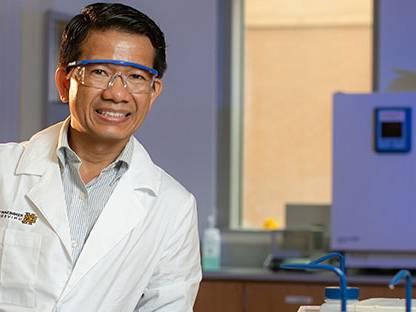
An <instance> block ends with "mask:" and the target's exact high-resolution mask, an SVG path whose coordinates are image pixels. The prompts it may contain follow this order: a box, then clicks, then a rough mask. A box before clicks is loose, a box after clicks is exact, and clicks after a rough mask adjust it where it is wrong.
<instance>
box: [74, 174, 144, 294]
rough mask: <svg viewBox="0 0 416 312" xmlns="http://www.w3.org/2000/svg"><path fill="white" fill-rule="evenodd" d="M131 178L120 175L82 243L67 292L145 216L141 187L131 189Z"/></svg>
mask: <svg viewBox="0 0 416 312" xmlns="http://www.w3.org/2000/svg"><path fill="white" fill-rule="evenodd" d="M131 180H132V179H131V177H130V175H129V174H128V173H127V172H126V173H125V175H124V176H123V177H122V178H121V179H120V181H119V183H118V185H117V187H116V189H115V190H114V192H113V194H112V195H111V197H110V199H109V201H108V203H107V205H106V206H105V208H104V210H103V212H102V213H101V215H100V217H99V218H98V220H97V223H96V224H95V225H94V227H93V229H92V231H91V233H90V235H89V237H88V239H87V241H86V243H85V245H84V248H83V250H82V252H81V254H80V256H79V258H78V261H77V263H76V265H75V268H74V271H73V273H72V276H71V279H70V282H69V284H68V287H67V289H66V292H69V291H70V290H71V289H72V288H73V287H74V286H75V285H76V283H77V282H78V281H79V280H80V279H81V278H82V277H83V276H84V275H85V274H86V273H87V272H88V271H89V270H90V269H91V268H92V267H93V266H94V265H95V264H96V263H97V262H98V261H100V259H102V258H103V257H104V256H105V255H106V254H107V253H108V252H110V251H111V249H112V248H114V246H115V245H116V244H117V243H118V242H120V241H121V240H122V239H123V238H124V237H125V236H126V235H127V234H128V233H129V232H130V231H131V230H132V229H133V228H134V227H135V226H139V224H140V223H142V222H143V220H144V219H145V216H146V213H147V211H146V209H145V208H144V207H143V205H142V204H141V202H140V193H141V191H136V190H134V184H132V181H131Z"/></svg>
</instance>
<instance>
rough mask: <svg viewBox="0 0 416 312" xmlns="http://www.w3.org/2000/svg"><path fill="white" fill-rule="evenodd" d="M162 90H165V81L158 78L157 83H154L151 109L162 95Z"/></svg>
mask: <svg viewBox="0 0 416 312" xmlns="http://www.w3.org/2000/svg"><path fill="white" fill-rule="evenodd" d="M162 90H163V80H161V79H158V78H156V79H155V81H154V82H153V87H152V93H151V94H150V95H151V99H150V108H151V107H152V106H153V104H154V103H155V101H156V99H157V98H158V97H159V95H160V94H161V93H162Z"/></svg>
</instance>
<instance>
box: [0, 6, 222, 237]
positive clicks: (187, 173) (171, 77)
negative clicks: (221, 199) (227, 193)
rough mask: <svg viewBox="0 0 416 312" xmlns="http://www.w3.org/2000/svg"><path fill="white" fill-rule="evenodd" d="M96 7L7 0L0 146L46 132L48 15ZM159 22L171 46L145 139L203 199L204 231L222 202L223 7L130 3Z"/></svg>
mask: <svg viewBox="0 0 416 312" xmlns="http://www.w3.org/2000/svg"><path fill="white" fill-rule="evenodd" d="M90 2H91V1H81V0H74V1H65V0H55V1H53V0H20V1H16V0H2V3H1V8H0V41H1V42H2V48H1V49H0V57H1V60H2V66H1V67H0V73H1V80H0V81H1V82H0V92H1V94H2V99H1V100H0V102H1V104H0V107H1V114H0V142H7V141H11V140H13V141H14V140H25V139H28V138H29V137H30V136H31V135H32V134H33V133H34V132H36V131H38V130H40V129H41V128H43V127H44V125H45V120H46V118H45V116H46V114H47V111H46V107H47V105H46V89H47V81H46V80H47V67H48V66H47V65H48V60H47V44H48V43H47V29H46V12H47V11H49V10H52V11H55V12H58V13H62V14H68V15H69V16H71V15H74V14H76V13H77V12H79V10H80V8H81V7H82V6H84V5H86V4H88V3H90ZM123 3H125V4H130V5H132V6H134V7H136V8H138V9H140V10H142V11H143V12H145V13H147V14H148V15H149V16H151V17H152V18H154V19H155V20H156V21H157V22H158V24H159V26H160V27H161V28H162V29H163V30H164V32H165V36H166V40H167V46H168V48H167V58H168V70H167V73H166V76H165V78H164V92H163V94H162V96H161V97H160V98H159V100H158V102H157V103H156V104H155V105H154V107H153V110H152V112H151V113H150V115H149V117H148V119H147V121H146V122H145V124H144V125H143V127H142V128H141V129H140V130H139V131H138V133H137V137H138V138H139V140H140V141H141V142H142V143H143V144H144V145H145V147H146V148H147V149H148V151H149V152H150V154H151V156H152V158H153V160H154V161H155V162H156V163H157V164H159V165H160V166H161V167H162V168H164V169H165V170H166V171H167V172H168V173H170V174H171V175H173V176H174V177H175V178H177V179H178V180H179V181H180V182H181V183H182V184H183V185H185V187H187V188H188V189H189V190H190V191H191V192H193V193H194V194H195V196H196V197H197V200H198V206H199V220H200V225H201V226H200V227H201V229H202V228H203V227H204V226H205V220H206V219H207V215H208V214H210V213H211V209H212V208H213V207H214V206H215V199H216V189H215V181H216V156H217V155H216V154H217V150H216V135H217V133H216V111H217V107H216V106H217V105H218V94H217V93H218V92H217V76H218V73H217V71H218V65H217V62H218V61H217V60H218V57H217V41H218V40H217V33H218V31H217V27H218V23H217V15H218V14H217V10H218V0H171V1H154V0H141V1H132V0H129V1H127V0H126V1H123Z"/></svg>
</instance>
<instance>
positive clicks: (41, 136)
mask: <svg viewBox="0 0 416 312" xmlns="http://www.w3.org/2000/svg"><path fill="white" fill-rule="evenodd" d="M62 125H63V122H61V123H58V124H55V125H53V126H51V127H49V128H47V129H45V130H43V131H41V132H39V133H37V134H36V135H34V136H33V137H32V138H31V139H30V141H28V142H26V143H25V144H24V151H23V154H22V156H21V158H20V160H19V163H18V165H17V168H16V174H17V175H28V176H38V177H39V179H40V180H39V181H38V182H36V183H35V184H34V185H33V186H32V188H30V190H29V191H28V193H27V198H28V199H29V200H30V201H31V202H32V203H33V204H34V205H35V206H36V207H37V208H38V209H39V211H40V212H41V213H42V215H43V216H44V217H45V219H46V221H47V223H48V224H49V225H50V226H51V227H52V228H53V230H54V231H55V233H56V234H57V235H58V237H59V239H60V240H61V241H62V244H63V245H64V247H65V250H66V252H67V253H68V256H69V257H71V254H72V251H71V235H70V230H69V224H68V217H67V214H66V202H65V195H64V190H63V186H62V180H61V174H60V171H59V165H58V159H57V156H56V146H57V142H58V136H59V133H60V131H61V128H62Z"/></svg>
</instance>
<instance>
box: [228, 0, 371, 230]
mask: <svg viewBox="0 0 416 312" xmlns="http://www.w3.org/2000/svg"><path fill="white" fill-rule="evenodd" d="M232 11H233V21H234V22H233V26H232V30H231V32H232V37H233V41H232V74H231V76H232V77H231V79H232V95H231V97H232V104H231V129H230V131H231V151H230V153H231V158H230V159H231V160H230V161H231V164H230V165H231V166H230V167H231V174H230V192H231V193H230V202H231V216H230V223H231V225H232V227H244V228H253V229H257V228H261V227H262V224H263V221H264V220H265V219H266V218H267V217H273V218H275V219H277V220H278V223H279V224H280V225H281V226H282V227H284V226H285V221H284V220H285V207H286V205H287V204H289V203H301V204H302V203H304V204H330V203H331V191H332V190H331V175H332V171H331V165H332V164H331V158H332V142H331V140H332V135H331V128H332V125H331V123H332V96H333V94H334V93H336V92H346V93H360V92H371V89H372V19H373V18H372V11H373V8H372V1H370V0H354V1H352V0H339V1H327V0H319V1H318V0H316V1H308V0H262V1H259V0H245V1H243V0H234V1H233V7H232Z"/></svg>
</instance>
